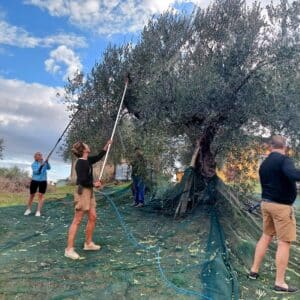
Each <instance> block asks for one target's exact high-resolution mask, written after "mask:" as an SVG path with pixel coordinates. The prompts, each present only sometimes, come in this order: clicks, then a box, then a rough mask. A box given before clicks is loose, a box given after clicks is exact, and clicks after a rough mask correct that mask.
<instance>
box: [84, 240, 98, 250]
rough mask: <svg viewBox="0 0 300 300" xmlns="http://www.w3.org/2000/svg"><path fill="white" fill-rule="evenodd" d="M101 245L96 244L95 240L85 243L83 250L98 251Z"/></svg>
mask: <svg viewBox="0 0 300 300" xmlns="http://www.w3.org/2000/svg"><path fill="white" fill-rule="evenodd" d="M100 248H101V246H100V245H96V244H95V243H94V242H91V243H89V244H87V243H84V248H83V250H89V251H97V250H100Z"/></svg>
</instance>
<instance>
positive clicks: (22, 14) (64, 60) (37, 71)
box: [0, 0, 251, 181]
mask: <svg viewBox="0 0 300 300" xmlns="http://www.w3.org/2000/svg"><path fill="white" fill-rule="evenodd" d="M249 2H251V0H249ZM195 4H197V5H199V6H200V7H202V8H204V7H206V6H207V5H208V4H209V1H208V0H0V138H2V139H3V140H4V147H5V149H4V153H3V159H2V160H0V167H10V166H13V165H17V166H19V167H21V168H22V169H26V170H28V171H30V165H31V163H32V161H33V153H34V152H36V151H41V152H42V153H44V156H46V155H47V153H49V151H50V150H51V148H52V147H53V145H54V144H55V143H56V141H57V139H58V137H59V136H60V134H61V132H62V131H63V129H64V128H65V126H66V125H67V123H68V121H69V116H68V111H67V109H66V107H65V105H64V104H63V101H62V99H61V98H60V96H59V95H62V94H63V87H64V85H65V84H66V81H67V79H68V77H72V76H73V75H74V73H76V72H77V71H80V72H83V73H84V74H87V73H89V72H90V70H91V68H92V67H93V66H94V64H95V63H96V62H98V61H100V60H101V55H102V53H103V52H104V50H105V48H106V47H107V46H108V45H109V44H117V45H118V44H122V43H124V42H129V41H133V42H134V41H135V40H137V39H138V37H139V33H140V31H141V29H142V28H143V26H144V25H145V23H146V22H147V20H148V19H149V18H150V17H151V16H153V15H155V14H159V13H161V12H163V11H165V10H167V9H177V10H182V11H184V12H187V13H188V12H191V11H192V8H193V6H194V5H195ZM51 162H52V170H51V171H50V172H49V175H48V176H49V179H50V180H54V181H56V180H57V179H60V178H66V177H68V175H69V173H70V165H69V163H65V162H63V161H62V158H61V155H60V153H59V152H55V153H54V155H53V157H52V159H51Z"/></svg>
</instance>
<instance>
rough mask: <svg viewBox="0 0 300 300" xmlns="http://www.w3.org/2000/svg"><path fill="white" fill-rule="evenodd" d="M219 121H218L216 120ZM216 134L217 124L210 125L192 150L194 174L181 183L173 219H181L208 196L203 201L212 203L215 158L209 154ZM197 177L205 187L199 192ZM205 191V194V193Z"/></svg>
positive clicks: (191, 165)
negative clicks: (206, 197) (200, 178)
mask: <svg viewBox="0 0 300 300" xmlns="http://www.w3.org/2000/svg"><path fill="white" fill-rule="evenodd" d="M218 121H219V119H218ZM216 132H217V123H216V122H214V123H211V124H210V125H209V126H208V127H207V128H206V130H205V131H204V133H203V134H202V135H201V137H200V138H199V139H198V141H197V144H196V148H195V150H194V153H193V156H192V159H191V164H190V167H191V168H193V170H194V172H192V173H191V174H190V176H189V177H188V178H187V179H186V181H185V182H184V183H183V184H184V187H183V190H182V194H181V197H180V199H179V202H178V205H177V208H176V211H175V215H174V218H178V217H181V216H182V215H184V214H185V213H186V212H187V211H188V209H193V208H194V207H195V206H197V205H198V204H199V201H200V200H201V199H202V198H203V197H204V195H205V194H207V195H208V198H209V199H205V202H206V203H214V201H215V197H214V192H213V191H214V190H215V189H214V187H213V185H214V184H215V181H214V180H213V178H215V176H216V161H215V156H214V155H213V153H212V152H211V144H212V142H213V139H214V137H215V135H216ZM198 177H202V179H203V182H204V183H205V187H203V189H202V190H201V191H200V188H201V187H199V186H197V182H198V181H199V180H197V178H198ZM206 191H207V193H206Z"/></svg>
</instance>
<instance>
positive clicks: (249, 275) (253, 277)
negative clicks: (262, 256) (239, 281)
mask: <svg viewBox="0 0 300 300" xmlns="http://www.w3.org/2000/svg"><path fill="white" fill-rule="evenodd" d="M258 277H259V274H258V273H256V272H252V271H251V272H250V273H249V274H248V278H249V279H252V280H256V279H257V278H258Z"/></svg>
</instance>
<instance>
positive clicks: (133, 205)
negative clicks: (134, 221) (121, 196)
mask: <svg viewBox="0 0 300 300" xmlns="http://www.w3.org/2000/svg"><path fill="white" fill-rule="evenodd" d="M137 205H138V203H136V202H132V203H131V205H130V206H132V207H135V206H137Z"/></svg>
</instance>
